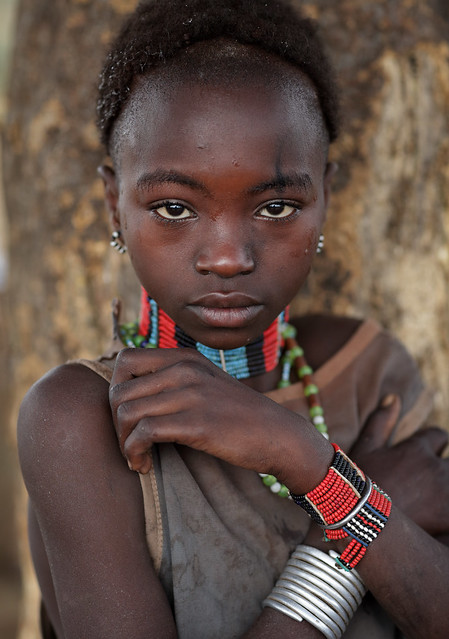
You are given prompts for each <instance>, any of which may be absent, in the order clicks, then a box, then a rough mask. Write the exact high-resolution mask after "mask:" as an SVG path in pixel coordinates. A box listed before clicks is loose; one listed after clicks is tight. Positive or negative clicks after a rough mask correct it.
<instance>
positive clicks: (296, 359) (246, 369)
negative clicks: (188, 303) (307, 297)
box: [120, 290, 328, 497]
mask: <svg viewBox="0 0 449 639" xmlns="http://www.w3.org/2000/svg"><path fill="white" fill-rule="evenodd" d="M287 316H288V313H287V311H283V312H282V313H281V314H280V315H279V316H278V317H277V318H276V320H275V321H274V322H273V323H272V324H271V325H270V326H269V327H268V328H267V330H266V331H265V332H264V333H263V335H262V336H261V337H260V338H259V339H258V340H256V341H255V342H253V343H251V344H249V345H248V346H242V347H241V348H235V349H230V350H219V349H214V348H209V347H208V346H205V345H204V344H201V343H200V342H195V341H194V340H193V339H192V338H191V337H189V336H188V335H186V333H184V331H183V330H182V329H181V328H180V327H179V326H177V325H176V324H175V322H173V320H172V319H171V318H170V317H169V316H168V315H167V314H166V313H165V312H164V311H163V310H162V309H160V308H158V306H157V304H156V302H155V301H154V300H152V299H151V298H150V297H149V296H148V294H147V293H146V291H144V290H142V298H141V310H140V318H139V321H138V322H130V323H127V324H122V325H121V326H120V337H121V340H122V342H123V343H124V344H125V346H128V347H130V348H184V347H187V348H195V349H196V350H198V351H199V352H200V353H202V354H203V355H204V356H205V357H207V359H209V360H210V361H211V362H213V363H214V364H216V365H217V366H219V367H220V368H222V369H223V370H224V371H225V372H227V373H229V375H232V377H235V378H236V379H245V378H248V377H254V376H256V375H261V374H263V373H266V372H269V371H271V370H273V369H274V368H276V366H277V365H278V363H279V361H280V362H281V366H282V373H281V379H280V381H279V384H278V388H285V387H287V386H290V385H291V383H292V382H291V377H292V371H293V372H294V373H296V375H297V377H298V379H299V380H300V381H301V382H302V385H303V392H304V396H305V398H306V401H307V405H308V408H309V416H310V419H311V420H312V422H313V424H314V425H315V428H316V429H317V430H318V431H319V432H320V433H322V434H323V436H324V437H326V438H328V434H327V426H326V422H325V421H324V411H323V407H322V406H321V402H320V397H319V391H318V387H317V385H316V384H315V382H314V379H313V370H312V368H311V367H310V366H309V365H308V363H307V361H306V359H305V357H304V351H303V349H302V348H301V347H300V346H299V345H298V343H297V341H296V329H295V327H294V326H292V325H291V324H288V322H287ZM259 474H260V476H261V478H262V481H263V482H264V484H265V485H266V486H268V487H269V488H270V490H271V491H272V492H273V493H277V494H278V495H279V496H281V497H288V496H289V491H288V488H287V487H286V486H284V485H283V484H281V483H280V482H279V481H278V480H277V479H276V477H275V476H274V475H266V474H263V473H259Z"/></svg>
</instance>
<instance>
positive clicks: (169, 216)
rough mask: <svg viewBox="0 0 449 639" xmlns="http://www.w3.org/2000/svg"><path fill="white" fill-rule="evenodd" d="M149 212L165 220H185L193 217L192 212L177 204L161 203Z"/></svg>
mask: <svg viewBox="0 0 449 639" xmlns="http://www.w3.org/2000/svg"><path fill="white" fill-rule="evenodd" d="M151 210H152V211H154V212H155V213H157V215H160V217H163V218H164V219H166V220H185V219H186V218H189V217H193V213H192V211H191V210H190V209H188V208H187V207H186V206H184V204H180V203H179V202H162V203H161V204H159V205H157V206H153V207H152V209H151Z"/></svg>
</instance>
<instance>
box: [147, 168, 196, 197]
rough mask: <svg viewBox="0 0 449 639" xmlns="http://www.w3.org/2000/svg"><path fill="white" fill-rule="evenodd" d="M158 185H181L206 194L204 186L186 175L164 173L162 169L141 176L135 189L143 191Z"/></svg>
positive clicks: (171, 172)
mask: <svg viewBox="0 0 449 639" xmlns="http://www.w3.org/2000/svg"><path fill="white" fill-rule="evenodd" d="M159 184H182V185H183V186H188V187H190V188H191V189H195V190H197V191H202V192H203V193H207V192H208V191H207V188H206V187H205V185H204V184H202V183H201V182H198V181H197V180H194V179H193V178H191V177H189V176H188V175H184V174H183V173H177V172H176V171H164V170H162V169H158V170H157V171H153V172H151V173H150V172H148V173H144V174H143V175H141V176H140V177H139V179H138V180H137V183H136V187H137V189H138V190H139V191H144V190H145V189H151V188H153V187H154V186H156V185H159Z"/></svg>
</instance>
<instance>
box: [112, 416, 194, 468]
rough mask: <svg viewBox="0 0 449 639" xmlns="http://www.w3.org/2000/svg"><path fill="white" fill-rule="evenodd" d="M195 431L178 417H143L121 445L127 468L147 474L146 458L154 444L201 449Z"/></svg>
mask: <svg viewBox="0 0 449 639" xmlns="http://www.w3.org/2000/svg"><path fill="white" fill-rule="evenodd" d="M195 431H196V429H195V428H194V427H193V426H192V427H188V426H187V425H186V420H185V419H184V418H183V417H182V416H180V415H162V416H160V417H156V418H151V417H144V418H143V419H141V420H140V422H139V423H138V424H137V425H136V427H135V428H134V429H133V431H132V432H131V433H130V435H129V436H128V437H127V439H126V441H125V442H124V445H123V454H124V456H125V457H126V459H127V461H128V466H129V467H130V468H132V469H133V470H136V471H138V472H140V473H143V472H148V470H149V468H148V467H147V463H148V460H147V457H148V453H149V451H150V449H151V447H152V446H153V444H155V443H177V444H185V445H187V446H192V447H194V448H198V449H202V448H203V447H204V442H202V441H201V442H200V438H199V437H198V436H197V434H196V433H195ZM150 467H151V466H150ZM147 468H148V469H147Z"/></svg>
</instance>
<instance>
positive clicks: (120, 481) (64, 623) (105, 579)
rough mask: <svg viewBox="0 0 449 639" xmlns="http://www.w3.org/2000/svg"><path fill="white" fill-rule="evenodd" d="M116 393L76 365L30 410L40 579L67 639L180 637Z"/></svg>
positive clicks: (22, 421)
mask: <svg viewBox="0 0 449 639" xmlns="http://www.w3.org/2000/svg"><path fill="white" fill-rule="evenodd" d="M107 393H108V384H107V383H106V382H105V381H104V380H102V379H101V378H100V377H98V376H97V375H95V374H94V373H92V371H90V370H88V369H86V368H85V367H82V366H74V365H71V366H65V367H61V368H59V369H56V370H55V371H53V372H52V373H51V374H49V375H48V376H47V377H46V378H44V379H43V380H41V382H39V383H38V384H37V385H36V386H35V387H34V388H33V389H32V390H31V391H30V392H29V394H28V396H27V397H26V399H25V400H24V402H23V405H22V408H21V411H20V418H19V427H18V439H19V453H20V461H21V465H22V471H23V475H24V479H25V482H26V485H27V489H28V491H29V495H30V502H31V510H32V518H31V524H33V519H34V518H36V519H37V524H38V527H39V531H37V530H35V533H36V534H35V535H34V540H33V541H34V555H35V560H36V559H38V557H39V556H40V560H39V561H35V564H36V569H37V572H38V577H39V580H40V582H41V585H42V588H43V595H44V599H45V601H46V602H50V605H49V613H50V616H51V619H52V623H53V624H54V626H55V628H56V630H57V632H58V636H60V637H64V638H65V639H78V638H79V637H84V638H86V639H100V638H102V637H104V638H105V639H106V638H107V639H113V638H114V637H116V638H117V639H119V638H120V639H122V637H125V636H129V637H133V638H138V637H142V639H143V638H145V639H150V638H151V637H154V638H158V639H159V638H162V637H164V638H173V637H175V636H176V630H175V627H174V622H173V618H172V615H171V611H170V608H169V605H168V602H167V599H166V597H165V593H164V592H163V590H162V588H161V586H160V583H159V580H158V579H157V576H156V574H155V572H154V570H153V566H152V563H151V559H150V556H149V553H148V550H147V546H146V541H145V536H144V521H143V505H142V497H141V489H140V482H139V479H138V477H137V475H135V474H134V473H130V472H129V470H128V467H127V465H126V462H125V461H124V460H123V458H122V457H121V455H120V453H119V451H118V448H117V440H116V436H115V432H114V429H113V425H112V423H111V415H110V408H109V404H108V398H107ZM35 528H36V526H35ZM39 532H40V533H41V535H42V540H43V544H44V548H45V553H43V552H42V547H41V546H40V540H39V538H38V537H39V535H38V533H39ZM39 553H40V554H39ZM45 554H46V557H47V559H48V562H49V568H50V571H51V582H52V583H48V582H46V580H45V574H46V571H45V566H44V565H43V564H44V563H45V562H43V560H42V557H45ZM52 587H54V591H55V601H56V605H55V604H54V605H53V606H52V605H51V601H52V596H51V595H52V593H51V589H52Z"/></svg>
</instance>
